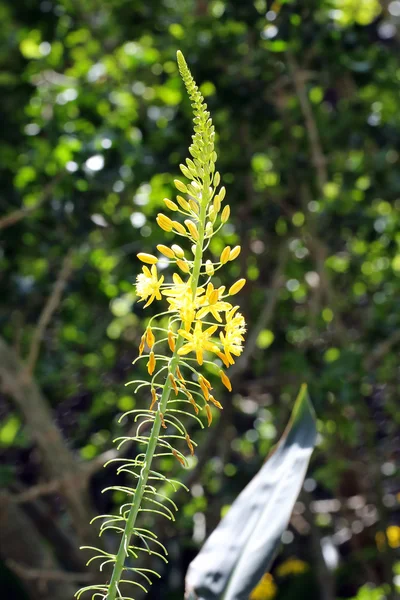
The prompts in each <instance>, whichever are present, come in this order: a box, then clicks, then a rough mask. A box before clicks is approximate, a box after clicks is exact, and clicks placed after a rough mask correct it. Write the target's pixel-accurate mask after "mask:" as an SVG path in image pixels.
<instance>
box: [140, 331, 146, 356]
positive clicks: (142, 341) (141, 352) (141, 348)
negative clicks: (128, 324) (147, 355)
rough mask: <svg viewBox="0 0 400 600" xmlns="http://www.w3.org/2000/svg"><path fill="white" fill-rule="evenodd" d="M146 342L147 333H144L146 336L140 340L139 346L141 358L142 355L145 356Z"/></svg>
mask: <svg viewBox="0 0 400 600" xmlns="http://www.w3.org/2000/svg"><path fill="white" fill-rule="evenodd" d="M145 340H146V333H144V334H143V335H142V337H141V338H140V344H139V356H142V354H143V350H144V344H145Z"/></svg>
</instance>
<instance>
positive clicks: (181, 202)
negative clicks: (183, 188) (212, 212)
mask: <svg viewBox="0 0 400 600" xmlns="http://www.w3.org/2000/svg"><path fill="white" fill-rule="evenodd" d="M176 199H177V200H178V203H179V205H180V207H181V208H183V210H186V211H187V212H190V204H189V202H188V201H187V200H185V198H182V196H177V197H176Z"/></svg>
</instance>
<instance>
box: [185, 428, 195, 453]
mask: <svg viewBox="0 0 400 600" xmlns="http://www.w3.org/2000/svg"><path fill="white" fill-rule="evenodd" d="M185 440H186V443H187V445H188V448H189V452H190V454H191V455H192V456H193V455H194V447H193V444H192V440H191V439H190V437H189V434H188V433H187V434H186V437H185Z"/></svg>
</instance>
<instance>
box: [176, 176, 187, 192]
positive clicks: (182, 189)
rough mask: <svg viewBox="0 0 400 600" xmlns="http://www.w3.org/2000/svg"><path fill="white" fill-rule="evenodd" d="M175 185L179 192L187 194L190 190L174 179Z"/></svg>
mask: <svg viewBox="0 0 400 600" xmlns="http://www.w3.org/2000/svg"><path fill="white" fill-rule="evenodd" d="M174 184H175V187H176V189H177V190H179V191H180V192H182V193H183V194H187V191H188V189H187V187H186V185H185V184H184V183H182V181H179V179H174Z"/></svg>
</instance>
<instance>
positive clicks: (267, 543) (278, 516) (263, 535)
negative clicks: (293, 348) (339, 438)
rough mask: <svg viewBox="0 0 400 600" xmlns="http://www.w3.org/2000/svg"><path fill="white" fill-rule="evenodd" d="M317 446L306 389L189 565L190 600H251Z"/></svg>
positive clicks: (187, 582) (188, 593)
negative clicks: (261, 462) (281, 431)
mask: <svg viewBox="0 0 400 600" xmlns="http://www.w3.org/2000/svg"><path fill="white" fill-rule="evenodd" d="M315 440H316V425H315V416H314V410H313V407H312V405H311V402H310V400H309V398H308V395H307V388H306V386H305V385H303V386H302V388H301V390H300V393H299V396H298V398H297V400H296V403H295V406H294V409H293V413H292V416H291V418H290V421H289V424H288V426H287V428H286V430H285V432H284V434H283V436H282V438H281V440H280V442H279V444H278V445H277V447H276V449H275V450H274V451H273V452H272V453H271V455H270V457H269V458H268V460H267V462H266V463H265V464H264V466H263V467H262V468H261V469H260V471H259V472H258V473H257V475H256V476H255V477H254V478H253V479H252V481H251V482H250V483H249V484H248V485H247V486H246V488H245V489H244V490H243V491H242V492H241V494H240V495H239V497H238V498H237V499H236V500H235V502H234V503H233V504H232V506H231V508H230V509H229V511H228V513H227V514H226V516H225V517H224V518H223V520H222V521H221V523H220V524H219V525H218V526H217V528H216V529H215V530H214V532H213V533H212V534H211V536H210V537H209V539H208V540H207V542H206V543H205V545H204V546H203V548H202V550H201V551H200V552H199V554H198V555H197V557H196V558H195V559H194V560H193V561H192V563H191V564H190V566H189V570H188V573H187V576H186V589H187V596H186V597H187V598H188V599H190V600H192V599H193V600H195V599H196V600H244V599H247V598H248V596H249V594H250V593H251V591H252V589H253V588H254V587H255V586H256V585H257V583H258V581H259V580H260V579H261V577H262V576H263V574H264V573H265V572H266V571H267V570H268V569H269V567H270V565H271V563H272V561H273V559H274V557H275V554H276V552H277V550H278V547H279V544H280V540H281V536H282V533H283V532H284V531H285V529H286V527H287V525H288V522H289V519H290V515H291V513H292V509H293V505H294V503H295V502H296V499H297V496H298V494H299V492H300V489H301V486H302V483H303V480H304V477H305V474H306V471H307V466H308V462H309V459H310V456H311V453H312V451H313V448H314V445H315Z"/></svg>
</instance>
